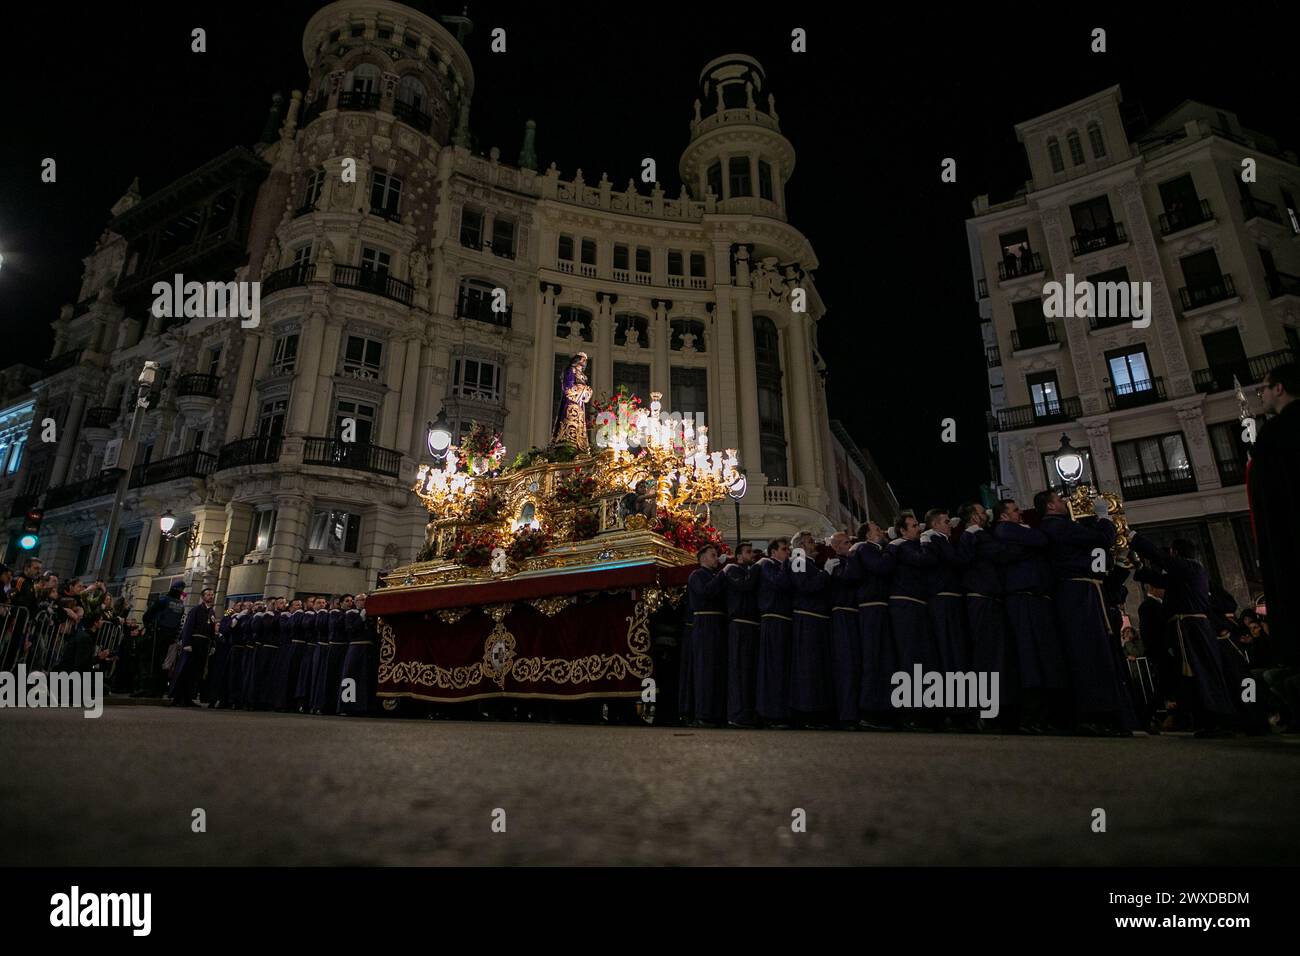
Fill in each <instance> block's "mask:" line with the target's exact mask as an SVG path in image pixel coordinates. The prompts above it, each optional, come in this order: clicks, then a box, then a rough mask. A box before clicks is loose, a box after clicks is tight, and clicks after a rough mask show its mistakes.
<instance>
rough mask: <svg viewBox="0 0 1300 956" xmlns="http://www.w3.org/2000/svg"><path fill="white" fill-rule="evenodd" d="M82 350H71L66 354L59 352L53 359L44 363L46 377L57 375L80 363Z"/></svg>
mask: <svg viewBox="0 0 1300 956" xmlns="http://www.w3.org/2000/svg"><path fill="white" fill-rule="evenodd" d="M81 354H82V349H72V350H71V351H68V352H61V353H59V354H58V355H56V356H54V358H52V359H50V360H49V361H47V362H46V363H45V374H46V376H50V375H58V374H59V373H60V372H63V371H66V370H67V369H70V368H72V367H73V366H74V365H76V364H77V363H78V362H80V361H81Z"/></svg>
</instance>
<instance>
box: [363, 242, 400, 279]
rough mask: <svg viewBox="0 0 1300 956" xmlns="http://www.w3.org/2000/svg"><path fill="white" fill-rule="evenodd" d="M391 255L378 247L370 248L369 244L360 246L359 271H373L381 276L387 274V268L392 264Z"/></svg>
mask: <svg viewBox="0 0 1300 956" xmlns="http://www.w3.org/2000/svg"><path fill="white" fill-rule="evenodd" d="M392 261H393V257H392V256H390V255H389V254H388V253H386V252H381V251H380V250H378V249H372V248H370V247H369V246H362V248H361V271H362V272H373V273H376V274H378V275H381V276H386V275H388V268H389V266H390V265H392Z"/></svg>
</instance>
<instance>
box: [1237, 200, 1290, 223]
mask: <svg viewBox="0 0 1300 956" xmlns="http://www.w3.org/2000/svg"><path fill="white" fill-rule="evenodd" d="M1241 212H1242V215H1243V216H1245V217H1246V222H1250V221H1251V220H1252V219H1267V220H1268V221H1269V222H1273V223H1277V224H1278V225H1279V226H1280V225H1282V214H1281V213H1280V212H1279V211H1278V208H1277V206H1275V205H1274V204H1273V203H1271V202H1268V201H1267V200H1264V199H1256V198H1255V197H1254V196H1242V197H1241Z"/></svg>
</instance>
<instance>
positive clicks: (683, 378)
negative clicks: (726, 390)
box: [669, 366, 709, 424]
mask: <svg viewBox="0 0 1300 956" xmlns="http://www.w3.org/2000/svg"><path fill="white" fill-rule="evenodd" d="M670 401H671V404H670V405H669V411H673V412H681V413H682V416H683V417H685V416H688V415H699V416H700V418H699V419H698V420H700V421H703V422H704V423H705V424H708V421H709V373H708V370H707V369H702V368H680V367H678V366H673V367H672V369H671V377H670Z"/></svg>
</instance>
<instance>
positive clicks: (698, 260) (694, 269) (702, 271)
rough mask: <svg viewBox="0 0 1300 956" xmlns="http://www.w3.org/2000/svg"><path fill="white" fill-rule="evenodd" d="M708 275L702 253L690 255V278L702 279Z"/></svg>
mask: <svg viewBox="0 0 1300 956" xmlns="http://www.w3.org/2000/svg"><path fill="white" fill-rule="evenodd" d="M706 275H708V269H707V263H706V261H705V258H704V253H702V252H692V253H691V278H693V279H703V278H704V277H705V276H706Z"/></svg>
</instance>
